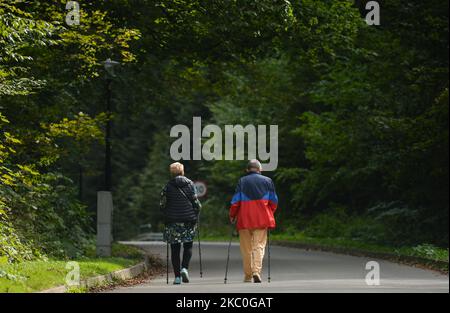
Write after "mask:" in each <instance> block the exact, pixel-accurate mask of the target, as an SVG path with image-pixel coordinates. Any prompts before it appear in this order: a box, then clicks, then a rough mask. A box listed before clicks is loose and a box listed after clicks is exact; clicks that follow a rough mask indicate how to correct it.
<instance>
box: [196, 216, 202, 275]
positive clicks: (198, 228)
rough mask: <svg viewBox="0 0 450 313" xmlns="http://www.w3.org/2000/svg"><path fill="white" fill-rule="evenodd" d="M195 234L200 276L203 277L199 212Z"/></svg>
mask: <svg viewBox="0 0 450 313" xmlns="http://www.w3.org/2000/svg"><path fill="white" fill-rule="evenodd" d="M197 235H198V257H199V260H200V278H203V267H202V246H201V242H200V214H199V216H198V219H197Z"/></svg>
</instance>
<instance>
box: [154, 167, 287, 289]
mask: <svg viewBox="0 0 450 313" xmlns="http://www.w3.org/2000/svg"><path fill="white" fill-rule="evenodd" d="M261 170H262V167H261V163H260V162H259V161H258V160H251V161H250V162H249V163H248V165H247V174H246V175H244V176H243V177H241V178H240V179H239V182H238V184H237V187H236V192H235V194H234V196H233V199H232V200H231V207H230V212H229V217H230V221H231V222H232V223H236V228H237V230H238V231H239V241H240V250H241V254H242V261H243V269H244V282H252V280H253V282H255V283H260V282H261V272H262V264H263V258H264V251H265V247H266V242H267V230H268V229H273V228H275V218H274V213H275V211H276V209H277V204H278V197H277V195H276V192H275V186H274V184H273V182H272V180H271V179H270V178H268V177H266V176H263V175H261ZM170 174H171V175H172V179H171V180H170V181H169V182H168V183H167V184H166V186H165V187H164V189H163V190H162V191H161V201H160V207H161V210H162V212H163V214H164V217H165V223H166V226H165V230H164V241H166V242H167V243H168V244H170V247H171V259H172V266H173V271H174V274H175V280H174V284H176V285H178V284H181V282H183V283H188V282H189V272H188V269H189V263H190V260H191V257H192V245H193V241H194V238H195V235H196V233H197V226H198V216H199V212H200V209H201V203H200V201H199V200H198V198H197V192H196V190H195V187H194V183H193V182H192V181H191V180H190V179H188V178H186V177H185V176H184V167H183V165H182V164H181V163H178V162H177V163H173V164H171V165H170ZM181 246H183V257H182V259H181V260H180V253H181Z"/></svg>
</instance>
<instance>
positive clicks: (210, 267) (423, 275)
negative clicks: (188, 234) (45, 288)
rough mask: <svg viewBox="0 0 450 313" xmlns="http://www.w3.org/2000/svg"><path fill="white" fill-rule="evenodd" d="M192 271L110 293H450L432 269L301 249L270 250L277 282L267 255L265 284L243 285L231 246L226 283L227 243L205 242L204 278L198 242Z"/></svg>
mask: <svg viewBox="0 0 450 313" xmlns="http://www.w3.org/2000/svg"><path fill="white" fill-rule="evenodd" d="M126 244H130V245H135V246H139V247H141V248H143V249H145V250H146V251H148V252H150V253H152V254H156V255H159V256H160V257H161V258H163V259H164V260H165V257H166V246H165V243H162V242H126ZM193 252H194V253H193V254H194V255H193V258H192V263H191V267H190V269H189V272H190V276H191V282H190V283H189V284H182V285H179V286H174V285H172V280H173V276H172V274H171V275H170V281H169V285H167V284H166V278H165V275H163V276H160V277H157V278H155V279H153V280H151V281H148V282H146V283H143V284H141V285H137V286H132V287H120V288H117V289H114V290H110V291H108V292H117V293H133V292H137V293H147V292H152V293H181V292H192V293H229V292H232V293H258V292H263V293H266V292H267V293H268V292H270V293H278V292H286V293H308V292H345V293H355V292H356V293H365V292H374V293H378V292H389V293H393V292H430V293H431V292H432V293H435V292H437V293H448V292H449V279H448V276H447V275H442V274H439V273H436V272H433V271H428V270H423V269H419V268H414V267H410V266H405V265H399V264H396V263H392V262H388V261H384V260H376V259H375V260H374V259H371V258H364V257H354V256H347V255H340V254H333V253H327V252H318V251H306V250H302V249H297V248H286V247H278V246H273V247H272V248H271V269H272V275H271V276H272V281H271V283H268V282H267V254H266V258H265V265H266V266H265V268H264V277H263V279H264V282H263V283H262V284H253V283H251V284H249V283H243V282H242V279H243V274H242V265H241V257H240V253H239V246H238V244H237V243H233V244H232V247H231V256H230V268H229V275H228V283H227V284H224V274H225V264H226V257H227V243H209V242H208V243H202V260H203V278H200V275H199V257H198V245H194V250H193ZM369 261H377V262H378V263H379V265H380V285H379V286H368V285H367V284H366V280H365V278H366V275H367V273H368V270H366V264H367V262H369Z"/></svg>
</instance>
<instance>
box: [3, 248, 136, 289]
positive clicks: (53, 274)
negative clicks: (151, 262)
mask: <svg viewBox="0 0 450 313" xmlns="http://www.w3.org/2000/svg"><path fill="white" fill-rule="evenodd" d="M69 261H75V262H78V264H79V267H80V279H81V280H83V279H86V278H89V277H94V276H98V275H104V274H108V273H111V272H114V271H118V270H121V269H124V268H128V267H130V266H133V265H135V264H137V263H139V262H142V261H143V255H142V252H141V251H140V250H139V249H137V248H133V247H129V246H124V245H120V244H114V245H113V250H112V257H107V258H97V257H94V256H92V252H88V253H87V256H86V257H83V258H79V259H74V260H56V259H48V260H36V261H27V262H22V263H17V264H0V293H6V292H10V293H11V292H12V293H22V292H36V291H41V290H45V289H49V288H52V287H56V286H61V285H64V284H65V280H66V276H67V275H68V273H69V272H70V271H71V270H72V269H73V267H68V268H66V266H67V265H68V262H69ZM71 291H72V292H82V291H83V290H75V289H74V290H71Z"/></svg>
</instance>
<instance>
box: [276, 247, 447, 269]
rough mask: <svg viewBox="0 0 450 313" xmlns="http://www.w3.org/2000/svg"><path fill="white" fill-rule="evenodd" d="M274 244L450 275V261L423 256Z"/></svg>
mask: <svg viewBox="0 0 450 313" xmlns="http://www.w3.org/2000/svg"><path fill="white" fill-rule="evenodd" d="M272 244H273V245H276V246H280V247H287V248H298V249H304V250H313V251H323V252H331V253H337V254H345V255H351V256H357V257H369V258H377V259H382V260H387V261H393V262H397V263H400V264H404V265H409V266H414V267H418V268H425V269H429V270H433V271H436V272H439V273H441V274H445V275H448V273H449V272H448V267H449V262H448V261H440V260H430V259H426V258H422V257H415V256H408V255H399V254H395V253H382V252H373V251H367V250H359V249H354V248H343V247H330V246H323V245H318V244H310V243H302V242H293V241H284V240H274V241H272Z"/></svg>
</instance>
